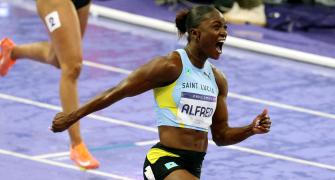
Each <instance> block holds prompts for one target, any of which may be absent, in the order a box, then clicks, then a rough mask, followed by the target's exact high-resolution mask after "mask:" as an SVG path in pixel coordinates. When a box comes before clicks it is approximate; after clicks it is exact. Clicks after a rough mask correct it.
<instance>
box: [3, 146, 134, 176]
mask: <svg viewBox="0 0 335 180" xmlns="http://www.w3.org/2000/svg"><path fill="white" fill-rule="evenodd" d="M0 154H3V155H8V156H13V157H16V158H21V159H26V160H31V161H36V162H39V163H44V164H48V165H52V166H58V167H62V168H66V169H72V170H77V171H82V170H81V169H80V168H79V167H77V166H73V165H69V164H65V163H61V162H56V161H51V160H47V159H38V158H34V157H31V156H28V155H25V154H20V153H16V152H12V151H7V150H4V149H0ZM85 172H86V173H90V174H96V175H100V176H104V177H110V178H114V179H122V180H131V178H128V177H125V176H120V175H116V174H112V173H106V172H102V171H98V170H86V171H85Z"/></svg>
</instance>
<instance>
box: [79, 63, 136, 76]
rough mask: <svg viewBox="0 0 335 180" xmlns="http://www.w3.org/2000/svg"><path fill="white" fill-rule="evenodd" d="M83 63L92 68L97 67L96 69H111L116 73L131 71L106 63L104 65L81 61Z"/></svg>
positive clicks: (128, 72)
mask: <svg viewBox="0 0 335 180" xmlns="http://www.w3.org/2000/svg"><path fill="white" fill-rule="evenodd" d="M83 64H84V65H86V66H90V67H94V68H98V69H103V70H106V71H112V72H117V73H122V74H130V73H131V71H129V70H126V69H121V68H118V67H113V66H108V65H104V64H99V63H95V62H92V61H84V62H83Z"/></svg>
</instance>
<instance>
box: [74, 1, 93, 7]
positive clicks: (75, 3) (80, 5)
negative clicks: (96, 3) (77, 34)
mask: <svg viewBox="0 0 335 180" xmlns="http://www.w3.org/2000/svg"><path fill="white" fill-rule="evenodd" d="M72 2H73V4H74V6H75V7H76V9H80V8H82V7H84V6H86V5H87V4H89V3H90V2H91V0H72Z"/></svg>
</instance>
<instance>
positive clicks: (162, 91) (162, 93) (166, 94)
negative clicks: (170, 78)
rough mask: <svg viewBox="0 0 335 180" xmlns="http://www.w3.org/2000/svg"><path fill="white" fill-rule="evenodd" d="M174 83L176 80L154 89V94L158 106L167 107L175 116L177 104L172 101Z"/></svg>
mask: <svg viewBox="0 0 335 180" xmlns="http://www.w3.org/2000/svg"><path fill="white" fill-rule="evenodd" d="M176 84H177V81H175V82H174V83H172V84H170V85H168V86H164V87H160V88H155V89H154V96H155V99H156V102H157V104H158V106H159V108H167V109H169V110H170V111H171V112H172V114H173V115H175V116H177V105H176V103H175V102H174V101H173V88H174V87H175V86H176Z"/></svg>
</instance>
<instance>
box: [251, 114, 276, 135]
mask: <svg viewBox="0 0 335 180" xmlns="http://www.w3.org/2000/svg"><path fill="white" fill-rule="evenodd" d="M252 125H253V128H252V131H253V132H254V133H255V134H263V133H267V132H269V131H270V128H271V119H270V116H269V114H268V110H267V109H264V110H263V112H262V113H261V114H259V115H258V116H257V117H256V118H255V119H254V120H253V122H252Z"/></svg>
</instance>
